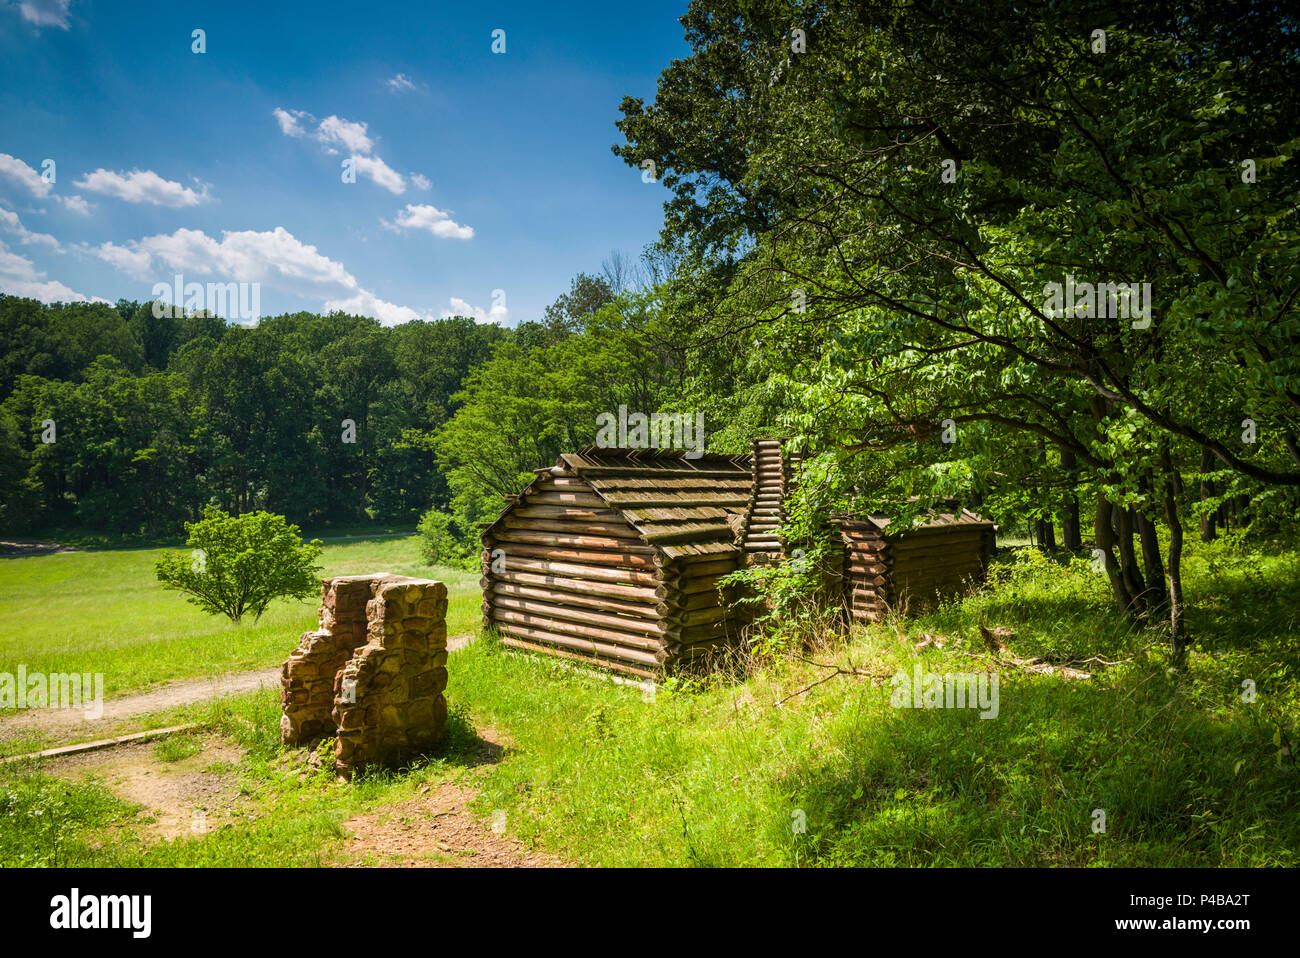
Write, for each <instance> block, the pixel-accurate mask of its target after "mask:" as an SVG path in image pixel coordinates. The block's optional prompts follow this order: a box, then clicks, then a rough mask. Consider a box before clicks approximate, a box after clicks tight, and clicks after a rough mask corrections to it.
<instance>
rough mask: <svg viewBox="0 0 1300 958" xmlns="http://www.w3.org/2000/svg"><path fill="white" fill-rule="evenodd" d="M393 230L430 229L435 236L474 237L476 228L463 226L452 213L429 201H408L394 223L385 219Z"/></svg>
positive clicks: (451, 237) (449, 237)
mask: <svg viewBox="0 0 1300 958" xmlns="http://www.w3.org/2000/svg"><path fill="white" fill-rule="evenodd" d="M383 223H384V225H385V226H387V227H388V228H389V229H393V230H428V231H429V232H430V233H432V234H433V235H434V236H438V237H441V238H443V239H465V240H467V239H473V238H474V228H473V227H472V226H462V225H461V224H459V223H457V222H456V221H455V220H453V219H452V218H451V214H450V213H448V212H446V211H445V210H440V209H438V208H437V207H436V206H429V205H428V204H427V203H419V204H417V203H407V204H406V209H404V210H401V211H400V212H399V213H398V214H397V219H395V220H394V221H393V222H392V223H389V222H388V221H387V220H384V221H383Z"/></svg>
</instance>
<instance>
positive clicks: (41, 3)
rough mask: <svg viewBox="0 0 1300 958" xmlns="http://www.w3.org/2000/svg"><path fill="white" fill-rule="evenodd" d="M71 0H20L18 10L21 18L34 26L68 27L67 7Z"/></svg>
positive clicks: (64, 28) (62, 28)
mask: <svg viewBox="0 0 1300 958" xmlns="http://www.w3.org/2000/svg"><path fill="white" fill-rule="evenodd" d="M70 4H71V0H22V2H21V3H19V4H18V12H19V13H20V14H21V15H22V18H23V20H25V21H26V22H28V23H30V24H32V25H33V26H35V27H38V28H39V27H58V28H59V29H60V30H66V29H68V7H69V5H70Z"/></svg>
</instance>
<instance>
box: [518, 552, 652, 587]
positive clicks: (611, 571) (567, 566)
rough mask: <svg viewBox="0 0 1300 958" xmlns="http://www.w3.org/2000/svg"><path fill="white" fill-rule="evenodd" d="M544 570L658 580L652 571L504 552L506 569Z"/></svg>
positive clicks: (606, 578) (642, 582) (634, 581)
mask: <svg viewBox="0 0 1300 958" xmlns="http://www.w3.org/2000/svg"><path fill="white" fill-rule="evenodd" d="M511 570H517V571H521V572H545V573H547V574H548V575H558V576H563V577H565V578H569V579H594V580H597V581H600V582H625V583H628V584H629V585H646V586H650V585H654V584H655V583H656V582H658V581H659V578H658V576H657V575H656V574H655V573H654V572H653V571H641V570H638V569H619V568H614V567H612V566H600V565H586V564H583V563H579V562H552V561H550V560H549V559H526V558H520V557H515V556H512V555H510V553H509V552H507V553H506V571H511Z"/></svg>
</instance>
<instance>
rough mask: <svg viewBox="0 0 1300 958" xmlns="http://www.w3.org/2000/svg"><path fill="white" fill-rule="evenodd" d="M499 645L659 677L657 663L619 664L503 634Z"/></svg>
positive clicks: (629, 673)
mask: <svg viewBox="0 0 1300 958" xmlns="http://www.w3.org/2000/svg"><path fill="white" fill-rule="evenodd" d="M501 644H502V645H505V646H508V647H510V648H513V649H520V650H521V651H525V652H535V653H538V654H540V655H553V656H555V657H556V658H561V659H567V660H570V661H574V662H580V663H582V664H583V665H596V666H601V667H603V668H607V669H612V670H614V671H615V672H622V673H624V674H626V675H633V676H636V677H638V678H645V679H655V678H658V677H659V669H658V663H655V664H654V665H653V666H646V665H639V664H637V663H633V662H620V661H619V660H618V659H615V658H612V657H597V656H592V655H581V654H579V653H576V652H570V651H567V650H565V649H562V648H555V647H553V646H551V645H549V644H547V643H545V642H540V641H536V640H534V641H529V640H527V639H523V638H519V637H517V636H514V635H511V634H509V633H505V632H503V633H501Z"/></svg>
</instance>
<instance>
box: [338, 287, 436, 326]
mask: <svg viewBox="0 0 1300 958" xmlns="http://www.w3.org/2000/svg"><path fill="white" fill-rule="evenodd" d="M324 309H325V311H326V312H330V313H332V312H334V311H336V310H337V311H339V312H343V313H352V314H354V315H357V316H373V317H374V318H375V319H377V320H379V321H380V322H381V323H383V324H384V325H385V326H396V325H398V324H399V323H409V322H410V321H411V320H413V319H428V318H429V316H427V315H426V314H424V313H420V312H416V311H415V310H413V309H411V308H410V307H409V306H398V305H396V304H394V303H389V302H385V301H384V300H382V299H380V298H379V297H378V296H376V295H375V294H374V293H368V292H366V291H365V290H362V291H361V292H360V293H358V294H357V295H355V296H350V297H348V298H347V299H330V300H326V301H325V304H324Z"/></svg>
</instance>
